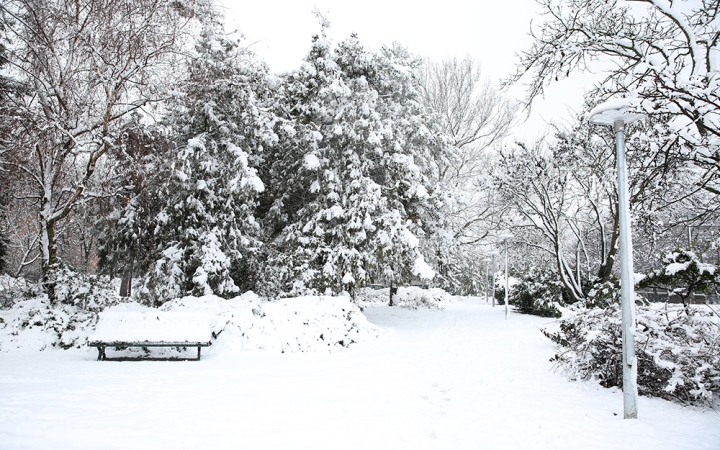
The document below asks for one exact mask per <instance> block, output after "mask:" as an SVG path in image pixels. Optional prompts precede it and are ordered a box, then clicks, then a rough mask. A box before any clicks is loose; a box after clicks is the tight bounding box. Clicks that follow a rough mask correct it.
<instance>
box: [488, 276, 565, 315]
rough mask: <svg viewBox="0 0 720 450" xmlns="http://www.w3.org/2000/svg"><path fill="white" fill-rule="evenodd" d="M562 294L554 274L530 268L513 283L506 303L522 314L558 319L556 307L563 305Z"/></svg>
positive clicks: (558, 313)
mask: <svg viewBox="0 0 720 450" xmlns="http://www.w3.org/2000/svg"><path fill="white" fill-rule="evenodd" d="M502 294H503V296H504V294H505V293H504V292H502ZM562 294H563V292H562V284H561V283H560V281H559V280H558V279H557V276H556V275H555V274H554V273H552V272H550V271H548V270H541V269H537V268H532V269H530V271H528V272H527V273H526V274H524V275H523V276H522V278H521V279H520V280H519V281H518V282H517V283H515V285H514V286H513V288H512V290H511V291H510V298H509V299H508V301H509V302H510V304H511V305H513V306H514V307H515V310H516V311H517V312H519V313H522V314H534V315H536V316H541V317H560V316H561V315H562V313H561V312H560V310H559V309H558V308H557V305H563V304H564V302H563V295H562ZM503 304H504V297H503Z"/></svg>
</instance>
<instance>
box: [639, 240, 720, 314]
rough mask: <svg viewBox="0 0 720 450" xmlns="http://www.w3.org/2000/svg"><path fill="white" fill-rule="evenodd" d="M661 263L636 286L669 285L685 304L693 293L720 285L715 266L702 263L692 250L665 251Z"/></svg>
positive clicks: (708, 290) (719, 277) (703, 291)
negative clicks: (658, 267) (659, 266)
mask: <svg viewBox="0 0 720 450" xmlns="http://www.w3.org/2000/svg"><path fill="white" fill-rule="evenodd" d="M662 265H663V267H662V268H660V269H655V270H653V271H650V272H649V273H647V274H646V275H645V277H644V278H643V279H642V280H640V281H639V282H638V283H637V284H636V286H637V287H638V288H639V289H643V288H648V287H659V286H660V287H670V288H672V289H673V292H674V293H676V294H678V295H680V298H681V299H682V302H683V304H684V305H685V306H687V303H688V299H690V298H691V297H692V296H693V294H695V293H698V294H703V293H708V292H710V290H711V289H712V288H714V287H717V286H720V274H719V273H718V271H717V266H715V265H714V264H707V263H703V262H702V261H700V258H699V257H698V255H696V254H695V253H694V252H692V251H689V250H683V249H678V250H676V251H674V252H670V253H667V254H666V255H665V256H664V257H663V259H662Z"/></svg>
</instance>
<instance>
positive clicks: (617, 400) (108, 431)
mask: <svg viewBox="0 0 720 450" xmlns="http://www.w3.org/2000/svg"><path fill="white" fill-rule="evenodd" d="M211 300H212V299H209V298H207V299H206V298H203V299H194V301H195V302H196V304H195V309H197V310H202V309H212V308H221V307H223V306H222V304H221V303H218V302H215V301H211ZM245 300H247V301H248V302H250V301H251V299H249V298H247V299H245ZM316 300H317V299H305V300H302V299H300V300H289V299H288V300H286V302H288V303H292V302H293V301H298V302H300V303H303V302H308V304H312V303H313V302H315V301H316ZM203 305H204V306H203ZM264 307H265V306H264V305H263V308H264ZM267 312H268V311H266V313H267ZM365 314H366V316H367V318H368V319H369V320H370V322H372V323H373V324H375V325H376V326H378V327H381V328H382V329H384V330H387V333H385V334H384V335H383V337H382V338H381V339H379V340H374V341H369V342H366V343H363V344H358V345H353V346H351V347H349V348H348V349H346V350H343V351H341V352H335V353H328V352H311V353H294V354H288V353H285V354H282V353H279V352H274V351H273V352H267V351H264V352H258V351H241V352H237V353H228V352H215V353H212V352H208V353H207V355H206V353H205V352H203V360H202V361H200V362H194V361H193V362H164V361H163V362H158V361H144V362H120V363H118V362H98V361H95V357H96V352H95V351H94V349H82V350H69V351H60V350H50V351H44V352H34V353H31V354H8V353H0V448H2V449H8V450H12V449H43V450H45V449H47V450H65V449H73V450H83V449H99V448H102V449H170V448H184V449H206V448H213V449H235V448H243V449H281V448H299V449H302V448H308V449H309V448H343V449H354V448H357V449H367V448H378V449H392V448H398V449H404V448H412V449H460V448H482V449H527V448H532V449H539V450H543V449H613V450H615V449H617V450H624V449H628V450H630V449H632V450H636V449H657V450H663V449H673V450H674V449H678V448H682V449H686V450H694V449H708V450H709V449H717V448H720V415H718V413H717V412H715V411H712V410H703V409H697V408H692V407H683V406H681V405H678V404H675V403H671V402H667V401H664V400H659V399H649V398H645V397H641V398H640V402H639V418H638V419H637V420H623V419H622V395H621V393H620V392H619V391H617V390H608V389H604V388H602V387H600V386H597V385H595V384H589V383H585V382H569V381H567V380H566V379H565V378H564V377H563V376H562V375H561V374H558V373H556V372H554V371H553V370H552V363H551V362H549V361H548V360H549V358H550V357H552V356H553V354H554V351H553V348H552V345H551V343H550V342H549V340H548V339H546V338H545V337H544V336H543V335H542V334H541V333H540V332H539V331H538V327H542V326H545V325H546V324H547V323H548V321H547V320H546V319H541V318H538V317H533V316H524V315H519V314H515V315H511V316H510V317H509V318H508V320H507V321H505V320H504V319H503V311H502V308H492V307H490V306H488V304H486V303H485V301H484V299H464V300H462V301H461V300H460V299H457V300H456V301H454V302H452V303H449V304H448V305H446V307H445V309H444V310H442V311H429V310H423V309H420V310H405V309H399V308H390V307H388V306H384V305H382V306H371V307H368V308H367V309H366V310H365ZM214 317H217V316H216V315H214ZM222 317H226V316H222ZM256 317H257V316H256ZM223 333H224V332H223ZM221 337H222V336H221ZM210 349H213V347H210ZM215 350H217V349H215Z"/></svg>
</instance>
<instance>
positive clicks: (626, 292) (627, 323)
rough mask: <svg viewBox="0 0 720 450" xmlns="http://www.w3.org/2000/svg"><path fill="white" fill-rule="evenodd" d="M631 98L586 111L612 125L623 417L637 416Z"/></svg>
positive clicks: (593, 119)
mask: <svg viewBox="0 0 720 450" xmlns="http://www.w3.org/2000/svg"><path fill="white" fill-rule="evenodd" d="M631 106H632V100H631V99H627V98H621V99H614V100H609V101H607V102H605V103H602V104H600V105H598V106H596V107H595V108H594V109H593V110H592V111H590V115H589V118H590V122H592V123H595V124H598V125H612V127H613V130H614V131H615V150H616V153H617V156H616V159H617V173H618V215H619V219H620V220H619V222H620V223H619V226H620V230H619V231H620V292H621V295H622V362H623V412H624V417H625V418H626V419H637V414H638V413H637V398H638V390H637V357H636V356H635V281H634V280H633V276H634V275H633V246H632V234H631V231H630V198H629V194H628V181H627V166H626V164H625V125H626V124H629V123H632V122H635V121H637V120H640V119H642V118H643V117H644V115H643V114H638V113H634V112H631V111H630V109H631Z"/></svg>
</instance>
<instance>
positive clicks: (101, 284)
mask: <svg viewBox="0 0 720 450" xmlns="http://www.w3.org/2000/svg"><path fill="white" fill-rule="evenodd" d="M55 280H56V285H55V296H56V298H57V300H58V302H60V303H63V304H67V305H75V306H79V307H82V308H83V309H87V310H91V311H95V312H97V311H101V310H103V309H104V308H106V307H108V306H110V305H114V304H117V303H118V302H120V300H121V299H120V297H119V295H118V293H117V292H116V290H115V288H114V286H113V285H112V283H111V281H110V278H109V277H105V276H100V277H98V276H96V275H87V274H83V273H78V272H75V271H73V270H71V269H69V268H67V267H62V268H60V269H58V270H57V271H55Z"/></svg>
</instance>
